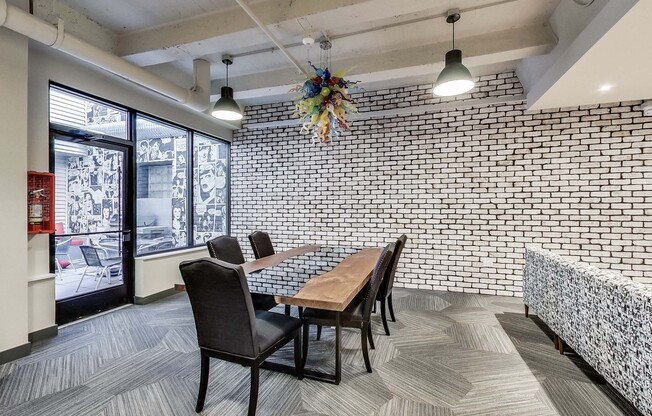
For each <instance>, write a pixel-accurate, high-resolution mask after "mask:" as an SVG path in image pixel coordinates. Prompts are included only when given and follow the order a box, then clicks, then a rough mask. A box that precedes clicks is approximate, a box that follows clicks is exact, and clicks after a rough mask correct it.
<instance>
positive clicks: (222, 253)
mask: <svg viewBox="0 0 652 416" xmlns="http://www.w3.org/2000/svg"><path fill="white" fill-rule="evenodd" d="M206 246H208V253H209V254H210V256H211V257H213V258H214V259H218V260H222V261H225V262H227V263H232V264H242V263H244V262H245V258H244V254H242V249H241V248H240V243H238V239H237V238H235V237H230V236H228V235H222V236H219V237H215V238H213V239H212V240H208V241H207V242H206ZM251 299H252V301H253V303H254V309H256V310H260V311H268V310H270V309H272V308H273V307H275V306H276V305H277V304H276V301H275V300H274V296H273V295H266V294H264V293H255V292H253V293H252V294H251Z"/></svg>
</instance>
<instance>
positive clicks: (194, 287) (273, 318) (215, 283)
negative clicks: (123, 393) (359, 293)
mask: <svg viewBox="0 0 652 416" xmlns="http://www.w3.org/2000/svg"><path fill="white" fill-rule="evenodd" d="M179 270H180V271H181V276H182V278H183V281H184V283H185V285H186V291H187V293H188V297H189V299H190V304H191V306H192V312H193V315H194V318H195V326H196V328H197V342H198V344H199V350H200V356H201V375H200V379H199V380H200V381H199V394H198V397H197V406H196V408H195V411H196V412H198V413H199V412H201V411H202V409H203V408H204V401H205V399H206V391H207V388H208V376H209V371H210V359H211V358H218V359H220V360H225V361H230V362H235V363H238V364H241V365H244V366H248V367H250V368H251V387H250V392H249V412H248V414H249V415H250V416H252V415H255V414H256V404H257V401H258V378H259V368H260V366H261V364H262V363H263V362H264V361H265V360H266V359H267V358H268V357H269V356H270V355H272V354H273V353H274V352H275V351H276V350H278V349H279V348H281V347H283V346H284V345H286V344H287V343H288V342H290V341H292V340H294V365H295V370H296V373H297V376H298V378H299V379H301V378H302V373H303V367H302V361H301V337H300V336H301V321H300V320H299V319H297V318H293V317H290V316H286V315H282V314H279V313H274V312H267V311H255V310H254V306H253V302H252V300H251V295H250V293H249V287H248V286H247V279H246V278H245V274H244V271H243V270H242V267H241V266H239V265H235V264H231V263H226V262H223V261H220V260H215V259H209V258H204V259H199V260H192V261H184V262H182V263H181V264H180V265H179Z"/></svg>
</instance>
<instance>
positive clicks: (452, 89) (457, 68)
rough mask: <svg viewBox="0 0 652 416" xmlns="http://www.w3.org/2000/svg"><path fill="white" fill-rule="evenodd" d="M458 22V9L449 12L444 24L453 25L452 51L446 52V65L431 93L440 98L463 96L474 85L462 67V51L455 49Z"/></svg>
mask: <svg viewBox="0 0 652 416" xmlns="http://www.w3.org/2000/svg"><path fill="white" fill-rule="evenodd" d="M458 20H460V11H459V9H454V10H449V11H448V13H447V17H446V22H448V23H452V24H453V49H451V50H450V51H448V52H446V65H445V66H444V69H442V71H441V72H440V73H439V76H438V77H437V82H435V88H433V91H432V92H433V93H434V94H435V95H439V96H442V97H449V96H452V95H459V94H464V93H465V92H467V91H469V90H471V88H473V86H474V85H475V82H473V77H472V76H471V73H470V72H469V70H468V69H467V68H466V67H465V66H464V65H462V51H461V50H459V49H455V22H457V21H458Z"/></svg>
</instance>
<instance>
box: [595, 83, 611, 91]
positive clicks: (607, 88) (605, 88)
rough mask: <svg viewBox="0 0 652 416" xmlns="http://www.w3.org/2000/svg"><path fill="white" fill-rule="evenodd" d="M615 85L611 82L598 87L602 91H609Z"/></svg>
mask: <svg viewBox="0 0 652 416" xmlns="http://www.w3.org/2000/svg"><path fill="white" fill-rule="evenodd" d="M613 87H614V86H613V85H611V84H604V85H602V86H600V88H598V89H599V90H600V91H602V92H607V91H609V90H610V89H612V88H613Z"/></svg>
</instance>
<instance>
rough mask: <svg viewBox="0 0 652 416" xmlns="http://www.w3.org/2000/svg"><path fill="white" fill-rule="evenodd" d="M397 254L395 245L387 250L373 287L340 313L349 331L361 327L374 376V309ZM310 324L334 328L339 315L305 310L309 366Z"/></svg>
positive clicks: (305, 352)
mask: <svg viewBox="0 0 652 416" xmlns="http://www.w3.org/2000/svg"><path fill="white" fill-rule="evenodd" d="M393 251H394V243H391V244H389V245H387V247H385V249H384V250H383V252H382V254H381V255H380V257H378V261H377V262H376V267H375V268H374V271H373V273H372V275H371V279H370V280H369V284H368V285H366V286H365V287H364V288H363V289H362V290H363V291H365V292H364V293H362V294H361V295H360V296H356V297H355V298H354V299H353V300H352V301H351V303H350V304H349V306H347V307H346V309H345V310H344V311H342V312H340V323H341V325H342V326H343V327H345V328H359V329H360V339H361V341H362V355H363V357H364V363H365V366H366V367H367V372H369V373H371V363H370V362H369V351H368V350H367V338H369V344H370V345H371V348H374V339H373V335H372V333H371V320H370V317H371V308H372V307H373V304H374V303H375V299H376V294H377V293H378V288H379V287H380V284H381V283H382V281H383V276H384V275H385V271H386V270H387V268H388V266H389V262H390V260H391V258H392V253H393ZM310 324H315V325H328V326H333V325H335V324H336V312H335V311H327V310H322V309H313V308H306V309H304V311H303V361H304V364H305V361H306V358H307V355H308V332H309V327H310Z"/></svg>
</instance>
